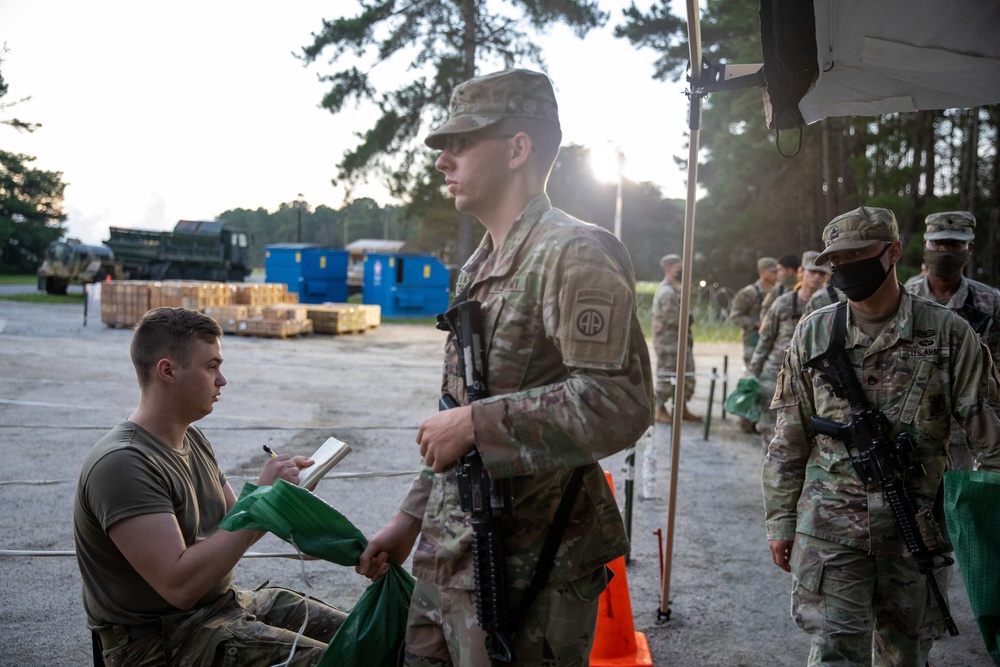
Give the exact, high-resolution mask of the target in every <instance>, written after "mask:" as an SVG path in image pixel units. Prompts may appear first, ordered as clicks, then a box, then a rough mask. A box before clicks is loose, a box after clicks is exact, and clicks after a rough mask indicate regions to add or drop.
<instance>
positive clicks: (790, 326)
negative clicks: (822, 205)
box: [747, 250, 830, 452]
mask: <svg viewBox="0 0 1000 667" xmlns="http://www.w3.org/2000/svg"><path fill="white" fill-rule="evenodd" d="M818 256H819V253H818V252H816V251H815V250H807V251H805V252H804V253H802V264H801V266H802V284H801V285H799V287H798V289H795V290H792V291H790V292H785V293H784V294H782V295H781V296H779V297H778V298H777V299H775V300H774V303H773V304H771V308H770V309H769V310H768V311H767V314H766V315H764V321H763V322H761V325H760V340H759V341H758V342H757V348H756V349H755V350H754V352H753V358H752V359H750V365H749V366H748V367H747V371H748V372H749V373H750V374H751V375H753V376H755V377H756V378H757V380H758V381H759V382H760V419H758V420H757V432H758V433H760V439H761V442H762V443H763V445H764V451H765V452H766V451H767V446H768V444H770V442H771V438H772V437H773V436H774V418H775V412H774V410H772V409H771V399H772V398H774V389H775V387H776V385H777V380H778V371H780V370H781V363H782V362H783V361H784V359H785V350H787V349H788V343H789V342H791V340H792V333H793V332H794V331H795V326H796V325H797V324H798V323H799V318H801V317H802V313H803V310H804V308H805V305H806V304H807V303H808V302H809V300H810V298H811V297H812V296H813V294H815V293H816V292H818V291H819V290H820V289H821V288H822V287H823V284H824V283H826V279H827V278H828V277H829V275H830V269H829V267H827V266H826V265H823V266H820V265H818V264H816V258H817V257H818ZM796 263H797V262H796ZM772 294H773V291H772Z"/></svg>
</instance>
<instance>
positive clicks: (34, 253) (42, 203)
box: [0, 60, 66, 273]
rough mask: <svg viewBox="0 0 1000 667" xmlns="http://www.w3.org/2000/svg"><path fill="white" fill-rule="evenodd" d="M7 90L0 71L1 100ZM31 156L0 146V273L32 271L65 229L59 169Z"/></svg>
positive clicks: (13, 123)
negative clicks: (45, 167) (45, 166)
mask: <svg viewBox="0 0 1000 667" xmlns="http://www.w3.org/2000/svg"><path fill="white" fill-rule="evenodd" d="M2 62H3V61H2V60H0V64H2ZM6 94H7V83H6V82H5V81H4V79H3V75H2V74H0V100H2V99H3V97H4V96H6ZM16 103H17V102H13V103H4V102H2V101H0V112H3V113H7V111H8V110H9V109H10V108H11V107H12V106H14V104H16ZM0 124H2V125H8V126H10V127H12V128H14V129H16V130H22V131H26V132H32V131H34V130H35V129H36V128H38V127H40V126H39V125H36V124H33V123H27V122H24V121H21V120H18V119H16V118H10V119H3V120H0ZM34 160H35V158H34V157H32V156H30V155H24V154H21V153H11V152H8V151H4V150H0V273H32V272H34V271H35V270H36V269H37V268H38V265H39V264H41V262H42V253H43V252H44V250H45V246H47V245H48V244H49V243H51V242H52V241H55V240H56V239H58V238H60V237H62V235H63V234H64V233H65V230H64V229H63V221H64V220H65V219H66V215H65V213H63V211H62V201H63V191H64V190H65V188H66V184H65V183H63V181H62V173H61V172H58V171H42V170H40V169H33V168H32V167H31V163H32V162H33V161H34Z"/></svg>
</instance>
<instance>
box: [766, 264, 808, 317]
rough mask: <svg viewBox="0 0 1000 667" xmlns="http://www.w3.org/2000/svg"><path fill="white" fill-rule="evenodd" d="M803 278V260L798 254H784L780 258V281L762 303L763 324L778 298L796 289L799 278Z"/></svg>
mask: <svg viewBox="0 0 1000 667" xmlns="http://www.w3.org/2000/svg"><path fill="white" fill-rule="evenodd" d="M801 278H802V262H801V261H799V256H798V255H782V256H781V257H780V258H779V259H778V281H777V282H776V283H775V284H774V287H772V288H771V291H769V292H768V293H767V296H765V297H764V301H763V302H762V303H761V304H760V321H761V324H763V323H764V318H765V317H767V311H768V309H769V308H770V307H771V304H772V303H774V300H775V299H777V298H778V297H779V296H781V295H782V294H787V293H788V292H790V291H792V290H793V289H795V286H796V285H798V284H799V280H800V279H801Z"/></svg>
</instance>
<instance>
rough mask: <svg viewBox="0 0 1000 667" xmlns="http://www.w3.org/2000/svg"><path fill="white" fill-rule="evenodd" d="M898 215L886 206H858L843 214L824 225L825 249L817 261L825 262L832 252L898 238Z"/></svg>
mask: <svg viewBox="0 0 1000 667" xmlns="http://www.w3.org/2000/svg"><path fill="white" fill-rule="evenodd" d="M898 240H899V228H898V227H897V226H896V216H895V215H894V214H893V212H892V211H890V210H889V209H887V208H875V207H873V206H859V207H858V208H856V209H854V210H853V211H849V212H847V213H842V214H840V215H838V216H837V217H836V218H834V219H833V220H831V221H830V222H829V223H828V224H827V226H826V227H824V228H823V244H824V245H825V246H826V248H825V249H824V250H823V252H821V253H820V254H819V257H817V258H816V264H820V265H822V264H826V263H827V262H829V261H830V254H831V253H834V252H839V251H841V250H860V249H862V248H867V247H869V246H873V245H875V244H876V243H884V242H886V241H898Z"/></svg>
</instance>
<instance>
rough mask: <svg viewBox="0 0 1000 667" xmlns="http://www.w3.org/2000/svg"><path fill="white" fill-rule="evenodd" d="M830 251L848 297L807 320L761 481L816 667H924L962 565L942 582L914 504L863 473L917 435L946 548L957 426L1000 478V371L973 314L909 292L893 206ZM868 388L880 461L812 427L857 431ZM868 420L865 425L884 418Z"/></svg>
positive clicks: (915, 499) (789, 367)
mask: <svg viewBox="0 0 1000 667" xmlns="http://www.w3.org/2000/svg"><path fill="white" fill-rule="evenodd" d="M823 242H824V244H825V246H826V249H825V250H824V251H823V253H822V254H820V256H819V257H818V258H817V260H816V262H817V264H824V263H827V262H829V263H830V265H831V266H832V268H833V277H832V281H833V282H834V284H835V285H837V287H839V288H840V289H842V290H843V291H844V293H845V294H846V295H847V298H848V301H847V302H846V303H841V304H838V305H837V306H836V307H827V308H823V309H822V310H819V311H816V312H814V313H813V314H812V315H810V316H809V317H807V318H806V319H804V320H802V322H801V323H800V324H799V326H798V328H797V329H796V330H795V334H794V335H793V336H792V341H791V343H790V344H789V348H788V354H787V355H786V356H785V361H784V364H783V366H782V368H781V373H780V374H779V376H778V388H777V391H776V392H775V397H774V403H773V405H774V407H776V408H777V409H778V422H777V426H776V428H775V436H774V439H773V440H772V441H771V444H770V446H769V447H768V451H767V456H766V457H765V458H764V466H763V472H762V486H763V494H764V509H765V515H766V519H767V539H768V545H769V547H770V551H771V558H772V560H773V561H774V563H775V565H777V566H778V567H779V568H781V569H782V570H784V571H786V572H791V573H792V574H793V579H792V617H793V618H794V619H795V622H796V624H797V625H798V626H799V627H800V628H801V629H802V630H804V631H806V632H807V633H809V634H810V636H811V637H810V638H811V642H810V643H811V646H810V654H809V658H808V664H810V665H833V664H837V665H840V664H844V665H848V664H849V665H871V664H873V663H874V664H879V665H924V664H925V663H926V662H927V654H928V653H929V651H930V649H931V647H932V645H933V643H934V639H936V638H937V637H939V636H941V634H943V630H944V627H945V615H944V613H943V610H942V605H940V604H937V603H936V602H935V596H934V595H933V589H934V586H935V585H936V586H937V588H938V589H939V590H940V591H945V592H947V590H948V583H949V581H950V577H951V571H950V569H949V568H947V567H943V563H940V565H941V566H939V564H938V563H934V564H933V565H931V564H929V565H928V569H927V570H926V574H927V575H929V576H932V577H934V578H935V580H936V584H933V585H932V584H931V582H929V581H928V576H925V572H924V571H923V568H922V566H921V565H918V562H917V559H916V558H915V557H914V556H913V555H911V554H910V553H907V552H908V551H909V549H908V545H907V542H905V541H904V540H905V536H904V534H903V532H902V531H900V529H899V527H898V526H897V523H896V518H895V513H894V510H893V508H894V507H895V508H897V509H898V507H899V503H896V502H895V499H898V498H899V497H900V495H890V494H889V493H884V491H885V490H886V489H885V487H884V485H883V484H881V483H879V482H878V481H872V482H870V483H868V484H866V483H865V481H863V480H862V478H861V476H860V474H859V471H858V470H856V469H855V465H857V466H859V467H861V468H862V469H864V470H869V469H870V468H869V467H868V465H866V463H865V461H869V462H870V459H864V458H862V456H861V451H862V450H864V451H865V455H866V456H871V457H872V458H878V457H881V456H882V455H883V452H884V453H888V454H890V455H891V452H893V451H897V450H895V444H896V443H897V442H898V443H902V444H901V445H900V446H901V447H903V446H904V445H905V444H906V441H907V440H912V444H913V447H912V449H913V453H912V456H913V457H914V458H915V459H917V462H918V463H919V465H921V466H922V468H923V471H924V474H922V475H921V476H917V474H916V473H915V472H911V471H913V470H915V468H916V466H917V462H912V463H911V464H910V466H909V468H908V469H907V471H906V472H905V473H904V472H899V473H898V474H899V475H902V481H903V482H904V487H905V490H906V492H907V493H906V495H907V496H912V497H910V498H908V500H910V501H911V502H912V506H913V507H912V511H913V513H914V515H915V517H916V518H915V519H914V520H916V521H919V524H920V530H919V531H916V532H919V533H920V539H921V540H922V541H924V542H926V543H927V544H926V546H927V548H928V549H933V550H934V551H933V552H934V553H940V554H944V553H947V552H948V551H950V545H949V544H948V543H947V542H946V540H945V539H944V537H943V536H941V537H939V538H938V539H937V540H934V539H933V538H932V536H933V534H934V531H935V529H937V530H938V531H940V530H941V526H943V525H944V523H943V522H944V516H943V515H944V512H943V508H942V502H941V500H942V499H941V497H940V494H941V493H942V491H941V486H942V484H941V482H942V477H943V474H944V471H945V469H946V468H947V442H948V428H949V425H950V420H951V418H952V416H953V417H954V418H955V419H957V420H958V422H959V423H960V424H961V425H962V428H963V429H965V431H966V432H967V433H968V434H969V437H970V439H971V443H972V449H973V450H974V451H975V452H976V453H977V455H978V456H979V464H980V467H981V468H984V469H990V470H998V469H1000V416H998V413H997V408H996V405H997V401H1000V384H998V383H1000V377H998V375H997V370H996V367H995V366H994V365H993V361H992V359H991V358H990V355H989V352H988V351H987V350H986V347H985V346H984V345H983V344H982V342H981V341H980V340H979V339H978V338H977V337H976V335H975V334H974V333H973V332H972V330H971V329H970V328H969V326H968V325H967V324H966V323H965V322H964V321H963V320H962V319H961V318H960V317H958V316H957V315H955V313H954V312H952V311H950V310H948V309H947V308H943V307H941V306H939V305H937V304H934V303H931V302H929V301H926V300H924V299H919V298H916V297H913V296H911V295H910V294H909V293H908V292H906V290H904V289H902V286H900V285H899V283H898V282H897V280H896V269H895V265H896V262H898V261H899V260H900V258H901V257H902V254H903V246H902V244H901V243H900V241H899V232H898V230H897V227H896V218H895V216H894V215H893V213H892V211H889V210H887V209H884V208H870V207H861V208H858V209H856V210H854V211H851V212H849V213H845V214H843V215H840V216H838V217H836V218H834V219H833V220H832V221H831V222H830V223H829V224H828V225H827V226H826V228H825V229H824V230H823ZM833 350H840V352H839V353H837V354H836V359H839V360H842V361H844V359H843V357H844V355H846V365H847V368H848V373H853V377H850V376H848V377H846V378H844V380H847V381H850V382H851V384H855V388H853V389H855V392H854V394H855V395H853V397H852V400H850V401H849V400H847V399H846V398H843V397H841V394H843V393H845V392H844V391H843V389H842V385H840V384H834V383H832V382H831V381H830V379H829V378H830V376H829V375H828V374H826V373H824V372H822V371H821V370H819V369H818V368H817V367H816V366H817V365H818V366H820V367H823V363H822V362H820V361H818V359H819V358H821V357H823V358H825V359H826V360H827V361H829V360H830V355H832V354H834V352H833ZM857 393H860V394H862V395H863V399H864V402H866V403H867V404H868V405H869V407H870V410H871V411H874V412H875V414H876V415H877V416H876V417H875V419H876V420H877V423H879V424H883V422H881V419H884V420H885V421H884V428H885V430H886V431H888V433H884V434H883V433H881V432H879V433H878V435H879V436H880V437H881V439H882V441H883V446H881V447H880V448H879V449H878V450H876V451H875V452H873V451H872V450H871V449H868V447H870V446H871V445H872V444H873V443H872V442H868V443H865V442H855V443H854V444H853V445H852V448H853V451H854V452H855V453H854V454H853V455H852V453H851V451H849V450H848V447H847V446H846V445H845V443H844V442H842V441H840V440H837V439H834V438H832V437H830V436H829V435H820V434H817V432H816V428H817V427H816V424H815V423H814V422H813V419H812V418H813V417H820V418H824V419H827V420H831V421H834V422H838V423H845V422H850V421H851V420H852V419H853V418H855V416H854V413H853V411H852V405H855V404H856V403H858V401H857V400H856V399H857V396H856V394H857ZM857 413H859V414H858V416H857V419H859V420H861V419H863V418H864V417H865V416H867V415H868V414H870V413H865V411H864V410H863V409H861V408H859V409H858V410H857ZM867 430H869V429H866V431H867ZM870 431H871V432H872V434H875V429H874V428H873V429H870ZM889 439H891V441H890V442H888V443H885V442H884V441H885V440H889ZM906 449H907V450H908V449H909V448H908V447H906ZM887 463H892V461H891V460H890V461H887ZM893 467H896V468H901V467H902V466H900V465H899V464H898V463H895V464H893ZM880 469H881V470H888V469H891V468H880ZM893 489H894V491H899V489H898V487H895V486H894V487H893ZM935 524H937V525H935ZM925 531H926V537H925V536H924V535H925ZM907 535H909V536H911V537H916V536H915V535H914V531H912V530H911V531H908V532H907ZM935 542H936V543H935ZM932 543H933V544H932ZM939 560H940V559H939Z"/></svg>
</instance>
